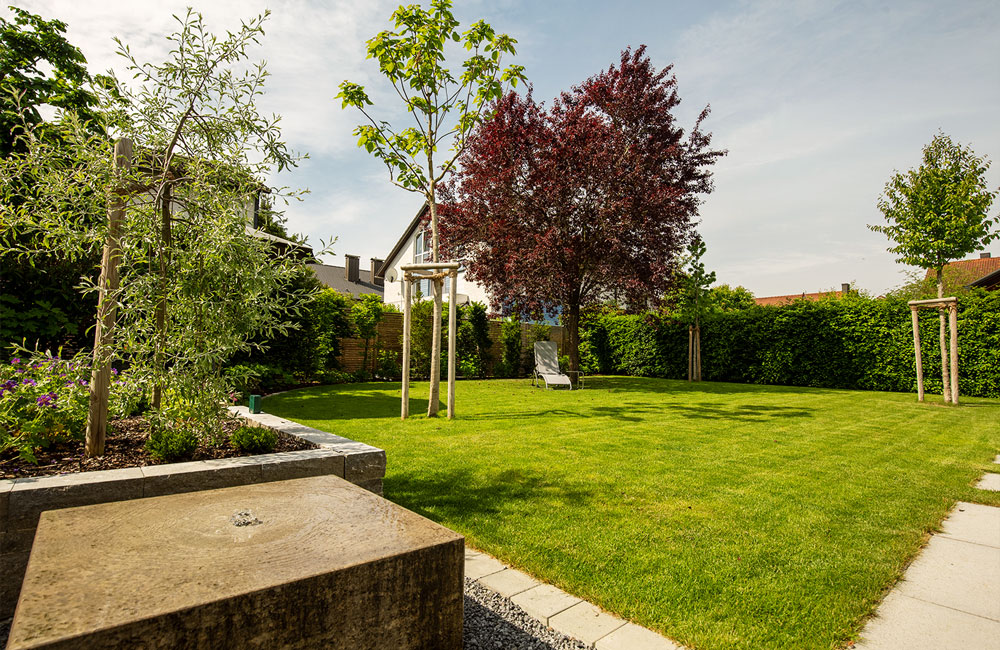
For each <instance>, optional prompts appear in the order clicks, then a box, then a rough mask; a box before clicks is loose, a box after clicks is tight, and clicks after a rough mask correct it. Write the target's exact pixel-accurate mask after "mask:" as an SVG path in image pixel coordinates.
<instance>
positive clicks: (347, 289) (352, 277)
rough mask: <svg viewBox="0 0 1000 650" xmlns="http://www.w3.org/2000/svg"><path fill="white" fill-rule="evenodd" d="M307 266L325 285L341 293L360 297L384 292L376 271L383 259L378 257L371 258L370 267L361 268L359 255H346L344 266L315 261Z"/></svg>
mask: <svg viewBox="0 0 1000 650" xmlns="http://www.w3.org/2000/svg"><path fill="white" fill-rule="evenodd" d="M306 266H308V267H309V268H310V269H312V271H313V273H315V274H316V279H317V280H319V281H320V282H322V283H323V285H325V286H327V287H330V288H331V289H334V290H336V291H339V292H340V293H343V294H349V295H351V296H354V298H360V297H361V296H362V295H364V294H366V293H374V294H377V295H379V296H381V295H382V294H383V291H382V284H383V282H382V278H381V277H379V276H378V275H377V273H376V272H377V271H378V269H379V268H381V266H382V260H380V259H378V258H375V257H373V258H371V265H370V266H369V268H368V269H362V268H361V258H359V257H358V256H357V255H344V266H332V265H330V264H315V263H314V264H306Z"/></svg>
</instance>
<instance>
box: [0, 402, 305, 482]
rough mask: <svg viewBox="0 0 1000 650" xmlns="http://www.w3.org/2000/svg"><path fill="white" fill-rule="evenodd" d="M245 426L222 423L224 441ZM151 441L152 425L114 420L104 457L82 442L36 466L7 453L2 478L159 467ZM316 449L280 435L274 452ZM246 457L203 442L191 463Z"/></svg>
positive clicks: (50, 453)
mask: <svg viewBox="0 0 1000 650" xmlns="http://www.w3.org/2000/svg"><path fill="white" fill-rule="evenodd" d="M242 424H243V422H241V421H240V420H236V419H229V420H226V421H225V422H224V424H223V431H225V434H226V435H225V437H224V438H228V437H229V434H230V433H232V432H233V431H234V430H236V429H237V428H238V427H239V426H241V425H242ZM220 437H221V436H220ZM148 439H149V422H148V421H146V419H145V418H143V417H142V416H136V417H131V418H125V419H122V420H113V421H112V422H110V423H109V424H108V437H107V439H106V440H105V443H104V455H103V456H101V457H99V458H84V457H83V442H71V443H64V444H58V445H53V446H51V447H49V448H48V449H43V450H41V451H40V452H39V453H38V454H37V458H38V464H37V465H34V464H32V463H28V462H25V461H23V460H21V458H20V457H19V456H16V455H12V454H9V453H8V454H5V455H2V456H0V479H10V478H22V477H26V476H51V475H53V474H69V473H75V472H91V471H94V470H102V469H121V468H123V467H144V466H146V465H159V464H161V463H160V462H159V461H156V460H154V459H153V458H152V457H151V456H150V455H149V453H148V452H147V451H146V449H145V445H146V440H148ZM313 448H315V445H313V444H312V443H309V442H306V441H305V440H302V439H301V438H296V437H295V436H290V435H288V434H285V433H280V432H279V433H278V444H277V446H276V447H275V449H274V451H275V452H280V451H299V450H301V449H313ZM245 455H246V454H245V453H244V452H241V451H237V450H236V449H233V448H232V447H230V446H229V445H227V444H224V445H223V446H220V447H209V446H206V445H205V444H204V443H202V444H201V445H199V446H198V449H197V450H195V453H194V456H193V457H191V458H190V459H189V460H210V459H212V458H235V457H238V456H245Z"/></svg>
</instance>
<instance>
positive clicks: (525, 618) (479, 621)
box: [463, 578, 590, 650]
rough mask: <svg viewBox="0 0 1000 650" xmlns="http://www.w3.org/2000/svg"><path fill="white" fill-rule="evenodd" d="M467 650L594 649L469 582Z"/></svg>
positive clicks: (466, 607)
mask: <svg viewBox="0 0 1000 650" xmlns="http://www.w3.org/2000/svg"><path fill="white" fill-rule="evenodd" d="M463 636H464V641H465V644H464V645H465V650H588V648H590V646H588V645H586V644H585V643H583V642H582V641H577V640H576V639H572V638H570V637H568V636H566V635H564V634H560V633H559V632H556V631H555V630H553V629H552V628H550V627H546V626H545V625H543V624H542V623H541V622H540V621H539V620H538V619H536V618H534V617H532V616H529V615H528V614H525V613H524V610H523V609H521V608H520V607H518V606H517V605H515V604H514V603H512V602H511V600H510V599H509V598H504V597H503V596H501V595H500V594H498V593H496V592H493V591H490V590H489V589H487V588H486V587H483V586H482V585H480V584H478V583H477V582H475V581H474V580H470V579H469V578H466V579H465V630H464V634H463Z"/></svg>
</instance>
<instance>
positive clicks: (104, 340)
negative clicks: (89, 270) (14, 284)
mask: <svg viewBox="0 0 1000 650" xmlns="http://www.w3.org/2000/svg"><path fill="white" fill-rule="evenodd" d="M114 157H115V162H114V164H115V169H116V170H123V169H124V170H128V169H129V168H131V166H132V141H131V140H129V139H127V138H122V139H121V140H119V141H118V142H116V143H115V152H114ZM116 189H117V190H118V191H119V192H120V191H121V188H116ZM124 222H125V197H124V196H123V195H122V194H117V195H116V196H115V197H114V199H112V202H111V205H110V206H109V208H108V238H107V240H106V241H105V243H104V255H103V256H102V258H101V277H100V280H99V284H98V286H99V287H100V293H99V294H98V299H97V326H96V328H95V332H94V366H93V369H92V371H91V375H90V405H89V409H88V411H87V438H86V446H85V453H86V455H87V457H88V458H93V457H94V456H103V455H104V439H105V437H106V435H107V431H108V393H109V391H110V388H111V364H110V362H109V354H108V351H109V348H110V346H111V342H112V341H113V339H114V325H115V305H116V301H117V299H118V297H117V296H116V295H115V294H116V293H117V292H118V264H119V263H120V262H121V256H122V249H121V241H120V240H121V231H122V227H123V225H124Z"/></svg>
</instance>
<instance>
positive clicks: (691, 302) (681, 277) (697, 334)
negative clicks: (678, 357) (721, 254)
mask: <svg viewBox="0 0 1000 650" xmlns="http://www.w3.org/2000/svg"><path fill="white" fill-rule="evenodd" d="M687 252H688V255H687V259H686V260H685V268H684V269H683V272H681V273H679V274H678V278H677V279H678V285H679V289H680V291H679V292H678V298H679V300H678V305H677V315H678V316H679V318H680V320H681V322H683V323H687V324H688V381H701V319H702V318H704V317H705V316H707V315H708V314H709V312H711V310H712V307H713V304H712V293H711V291H709V287H710V286H711V285H712V283H713V282H715V272H714V271H713V272H711V273H706V272H705V264H704V263H703V262H702V261H701V258H702V256H703V255H704V254H705V242H704V241H702V239H701V237H698V236H697V235H696V236H695V237H694V238H693V239H692V240H691V243H690V244H689V245H688V249H687Z"/></svg>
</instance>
